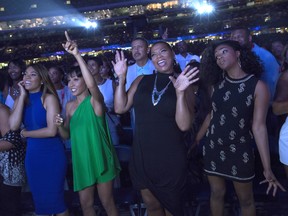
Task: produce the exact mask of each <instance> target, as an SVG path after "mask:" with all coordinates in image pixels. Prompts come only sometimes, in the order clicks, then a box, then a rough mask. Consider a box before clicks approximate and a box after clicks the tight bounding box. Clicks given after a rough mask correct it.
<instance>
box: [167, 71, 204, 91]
mask: <svg viewBox="0 0 288 216" xmlns="http://www.w3.org/2000/svg"><path fill="white" fill-rule="evenodd" d="M189 68H190V67H186V68H185V69H184V70H183V71H182V73H180V74H179V76H178V77H177V79H175V78H174V77H173V76H170V77H169V79H170V80H171V81H172V83H173V85H174V88H175V89H176V91H178V92H183V91H185V90H186V89H187V88H188V86H190V85H191V84H193V83H195V82H197V81H198V80H199V77H197V78H195V77H196V75H197V74H198V73H199V70H198V68H196V67H194V68H192V69H191V70H189Z"/></svg>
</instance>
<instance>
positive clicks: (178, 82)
mask: <svg viewBox="0 0 288 216" xmlns="http://www.w3.org/2000/svg"><path fill="white" fill-rule="evenodd" d="M198 73H199V70H198V68H196V67H194V68H192V69H191V70H189V67H186V68H185V69H184V71H183V72H182V73H181V74H180V75H179V76H178V77H177V79H175V78H174V77H172V76H171V77H169V78H170V79H171V80H172V82H173V85H174V87H175V90H176V96H177V102H176V116H175V120H176V123H177V125H178V127H179V129H180V130H182V131H187V130H189V129H190V128H191V125H192V122H193V119H194V103H195V95H194V94H193V91H192V88H191V84H193V83H195V82H197V81H198V79H199V78H195V76H196V75H197V74H198Z"/></svg>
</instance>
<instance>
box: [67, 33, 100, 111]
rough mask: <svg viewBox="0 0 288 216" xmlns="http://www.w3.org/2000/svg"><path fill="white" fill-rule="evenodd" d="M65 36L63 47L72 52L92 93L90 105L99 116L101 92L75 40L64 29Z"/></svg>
mask: <svg viewBox="0 0 288 216" xmlns="http://www.w3.org/2000/svg"><path fill="white" fill-rule="evenodd" d="M65 36H66V39H67V41H66V43H65V44H63V47H64V49H65V50H66V51H67V52H68V53H70V54H72V55H73V56H74V57H75V59H76V60H77V62H78V64H79V67H80V69H81V72H82V76H83V79H84V81H85V83H86V85H87V88H88V89H89V91H90V93H91V95H92V105H93V108H94V111H95V113H96V114H97V115H99V116H101V115H103V114H104V112H105V108H104V99H103V95H102V94H101V92H100V90H99V88H98V86H97V83H96V81H95V80H94V78H93V76H92V74H91V73H90V71H89V69H88V67H87V64H86V62H85V61H84V59H83V58H82V56H81V54H80V52H79V50H78V47H77V44H76V42H75V41H72V40H71V39H70V37H69V35H68V33H67V32H66V31H65Z"/></svg>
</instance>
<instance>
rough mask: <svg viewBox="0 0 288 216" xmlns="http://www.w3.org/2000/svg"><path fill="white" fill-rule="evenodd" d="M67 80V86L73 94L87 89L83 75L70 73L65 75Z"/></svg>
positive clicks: (76, 94)
mask: <svg viewBox="0 0 288 216" xmlns="http://www.w3.org/2000/svg"><path fill="white" fill-rule="evenodd" d="M67 80H68V87H69V89H70V91H71V92H72V94H73V95H74V96H78V95H80V94H82V93H83V92H84V91H85V90H87V86H86V84H85V81H84V79H83V77H78V76H77V75H76V73H70V74H69V75H68V76H67Z"/></svg>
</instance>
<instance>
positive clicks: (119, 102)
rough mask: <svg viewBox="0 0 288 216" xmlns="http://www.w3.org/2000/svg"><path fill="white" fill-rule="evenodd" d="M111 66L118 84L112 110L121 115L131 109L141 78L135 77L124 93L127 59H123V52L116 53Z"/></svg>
mask: <svg viewBox="0 0 288 216" xmlns="http://www.w3.org/2000/svg"><path fill="white" fill-rule="evenodd" d="M112 64H113V67H114V71H115V73H116V75H117V76H118V79H119V84H118V85H117V86H116V88H115V94H114V109H115V112H116V113H119V114H123V113H125V112H127V111H128V110H129V109H130V108H131V107H132V105H133V97H134V94H135V92H136V89H137V86H138V84H139V82H140V80H141V79H142V76H140V77H137V79H136V80H134V82H133V83H132V85H131V87H130V88H129V90H128V92H126V90H125V84H126V74H127V59H125V57H124V53H123V51H121V52H119V51H116V55H115V62H114V61H113V62H112Z"/></svg>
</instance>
